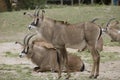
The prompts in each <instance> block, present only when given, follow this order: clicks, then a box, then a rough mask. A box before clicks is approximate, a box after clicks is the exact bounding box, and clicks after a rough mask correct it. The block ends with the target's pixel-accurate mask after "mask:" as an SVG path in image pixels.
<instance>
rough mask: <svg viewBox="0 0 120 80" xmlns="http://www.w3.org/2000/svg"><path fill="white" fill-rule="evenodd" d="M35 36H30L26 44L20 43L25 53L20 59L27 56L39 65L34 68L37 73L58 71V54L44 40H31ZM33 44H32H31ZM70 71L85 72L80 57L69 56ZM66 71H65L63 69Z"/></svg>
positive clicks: (22, 53)
mask: <svg viewBox="0 0 120 80" xmlns="http://www.w3.org/2000/svg"><path fill="white" fill-rule="evenodd" d="M33 37H34V34H33V35H28V36H26V37H25V38H24V43H20V42H16V43H19V44H20V45H21V46H22V47H23V51H22V52H21V53H20V54H19V56H20V57H23V55H26V56H27V58H28V59H31V61H32V62H33V63H34V64H36V65H37V67H35V68H34V71H36V72H45V71H58V63H57V52H56V50H55V49H54V47H53V45H52V44H50V43H47V42H46V41H44V40H43V39H38V38H37V39H35V40H32V41H31V39H32V38H33ZM30 42H31V43H30ZM68 62H69V70H70V71H71V72H75V71H84V69H85V68H84V67H85V66H84V63H83V61H82V60H81V58H80V57H78V56H76V55H72V54H68ZM62 70H63V71H66V70H65V69H62Z"/></svg>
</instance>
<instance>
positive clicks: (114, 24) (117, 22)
mask: <svg viewBox="0 0 120 80" xmlns="http://www.w3.org/2000/svg"><path fill="white" fill-rule="evenodd" d="M118 24H119V21H115V22H113V23H112V24H111V26H113V27H114V26H116V25H118Z"/></svg>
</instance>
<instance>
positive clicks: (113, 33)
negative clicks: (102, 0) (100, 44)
mask: <svg viewBox="0 0 120 80" xmlns="http://www.w3.org/2000/svg"><path fill="white" fill-rule="evenodd" d="M114 19H115V18H112V19H110V20H109V21H108V23H107V25H106V27H105V28H104V29H103V32H105V33H106V34H108V35H109V36H110V38H111V39H112V40H111V42H120V29H119V27H118V26H119V21H114V22H112V21H113V20H114Z"/></svg>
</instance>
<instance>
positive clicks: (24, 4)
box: [19, 0, 46, 9]
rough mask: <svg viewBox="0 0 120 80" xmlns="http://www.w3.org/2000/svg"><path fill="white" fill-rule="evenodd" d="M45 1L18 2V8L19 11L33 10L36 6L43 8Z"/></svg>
mask: <svg viewBox="0 0 120 80" xmlns="http://www.w3.org/2000/svg"><path fill="white" fill-rule="evenodd" d="M45 3H46V0H19V6H20V8H21V9H28V8H30V9H34V8H35V7H36V6H40V7H41V8H44V6H45Z"/></svg>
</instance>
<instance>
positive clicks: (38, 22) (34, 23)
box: [24, 8, 45, 29]
mask: <svg viewBox="0 0 120 80" xmlns="http://www.w3.org/2000/svg"><path fill="white" fill-rule="evenodd" d="M37 9H38V8H36V9H35V12H34V14H30V13H27V12H24V15H29V16H30V17H31V18H33V21H32V22H31V24H30V25H29V26H28V28H29V29H32V28H37V27H39V26H41V24H42V22H43V20H44V13H45V11H44V10H42V15H39V12H40V8H39V9H38V10H37Z"/></svg>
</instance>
